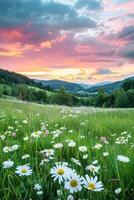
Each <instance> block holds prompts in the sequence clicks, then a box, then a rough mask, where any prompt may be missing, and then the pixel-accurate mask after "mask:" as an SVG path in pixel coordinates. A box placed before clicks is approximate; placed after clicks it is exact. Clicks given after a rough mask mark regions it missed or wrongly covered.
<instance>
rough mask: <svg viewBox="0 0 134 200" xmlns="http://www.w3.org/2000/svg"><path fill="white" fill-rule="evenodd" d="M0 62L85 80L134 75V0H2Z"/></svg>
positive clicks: (33, 73)
mask: <svg viewBox="0 0 134 200" xmlns="http://www.w3.org/2000/svg"><path fill="white" fill-rule="evenodd" d="M0 67H1V68H3V69H8V70H10V71H15V72H19V73H22V74H25V75H27V76H29V77H30V78H38V79H46V80H47V79H61V80H66V81H70V82H81V83H98V82H107V81H108V82H109V81H116V80H120V79H124V78H125V77H129V76H134V0H0Z"/></svg>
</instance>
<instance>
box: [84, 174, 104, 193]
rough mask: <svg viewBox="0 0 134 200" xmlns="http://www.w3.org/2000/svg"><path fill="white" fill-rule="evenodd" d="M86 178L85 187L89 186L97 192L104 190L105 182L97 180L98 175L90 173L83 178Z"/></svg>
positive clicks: (89, 188) (88, 187)
mask: <svg viewBox="0 0 134 200" xmlns="http://www.w3.org/2000/svg"><path fill="white" fill-rule="evenodd" d="M83 180H84V187H85V188H87V189H88V190H92V191H95V192H99V191H101V190H103V189H104V188H103V184H102V182H101V181H99V182H97V180H98V177H97V176H95V177H94V178H93V177H91V178H90V177H89V176H88V175H86V178H84V179H83Z"/></svg>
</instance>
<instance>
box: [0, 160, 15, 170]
mask: <svg viewBox="0 0 134 200" xmlns="http://www.w3.org/2000/svg"><path fill="white" fill-rule="evenodd" d="M13 165H14V162H13V161H11V160H10V159H9V160H7V161H4V162H3V169H7V168H10V167H12V166H13Z"/></svg>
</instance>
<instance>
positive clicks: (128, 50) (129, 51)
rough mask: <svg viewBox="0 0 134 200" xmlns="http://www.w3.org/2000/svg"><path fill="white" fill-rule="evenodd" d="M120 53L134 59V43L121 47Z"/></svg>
mask: <svg viewBox="0 0 134 200" xmlns="http://www.w3.org/2000/svg"><path fill="white" fill-rule="evenodd" d="M119 55H120V56H122V57H124V58H127V59H128V60H129V59H130V60H134V44H131V45H128V46H125V47H124V48H123V49H121V51H120V52H119Z"/></svg>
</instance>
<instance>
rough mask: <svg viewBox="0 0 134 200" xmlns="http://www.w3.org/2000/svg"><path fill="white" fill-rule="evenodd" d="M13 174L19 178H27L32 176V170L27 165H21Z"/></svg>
mask: <svg viewBox="0 0 134 200" xmlns="http://www.w3.org/2000/svg"><path fill="white" fill-rule="evenodd" d="M15 173H16V174H18V175H19V176H29V175H31V174H32V169H31V168H30V167H29V166H27V165H21V166H18V167H17V168H16V171H15Z"/></svg>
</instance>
